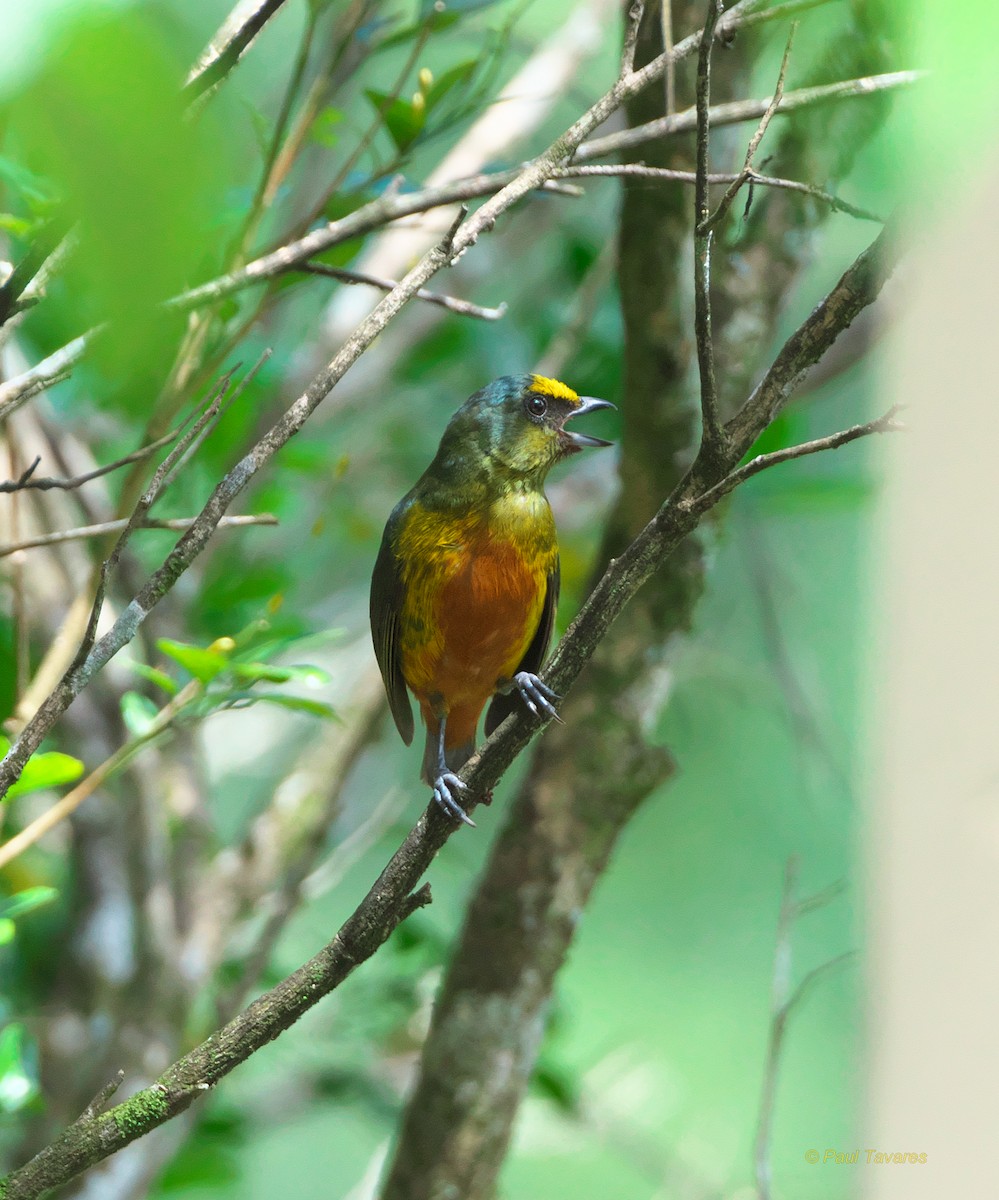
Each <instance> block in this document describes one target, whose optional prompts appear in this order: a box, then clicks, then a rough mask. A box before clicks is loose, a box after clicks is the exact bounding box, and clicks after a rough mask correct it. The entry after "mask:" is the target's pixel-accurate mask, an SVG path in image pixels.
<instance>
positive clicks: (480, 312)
mask: <svg viewBox="0 0 999 1200" xmlns="http://www.w3.org/2000/svg"><path fill="white" fill-rule="evenodd" d="M290 269H291V270H293V271H303V272H305V273H306V274H308V275H324V276H326V277H327V278H328V279H338V280H340V282H341V283H361V284H366V285H367V286H368V287H374V288H378V289H379V291H382V292H390V291H391V290H392V289H393V288H395V287H398V286H399V281H398V280H397V279H383V278H382V277H381V276H379V275H369V274H368V273H367V272H366V271H348V270H346V269H345V268H343V267H328V266H327V265H326V264H325V263H317V262H305V263H302V264H301V265H300V266H297V267H292V268H290ZM415 299H417V300H425V301H426V302H427V303H428V304H436V305H438V306H439V307H440V308H446V309H447V310H448V312H453V313H458V314H459V315H460V316H463V317H475V318H476V319H477V320H479V321H498V320H500V318H501V317H503V316H504V315H505V313H506V304H505V303H504V304H500V305H499V306H498V307H496V308H483V307H482V306H481V305H479V304H472V303H471V302H470V301H468V300H459V299H458V297H457V296H447V295H445V294H444V293H442V292H430V291H427V289H426V288H420V289H419V291H418V292H417V293H416V297H415ZM0 490H2V489H0Z"/></svg>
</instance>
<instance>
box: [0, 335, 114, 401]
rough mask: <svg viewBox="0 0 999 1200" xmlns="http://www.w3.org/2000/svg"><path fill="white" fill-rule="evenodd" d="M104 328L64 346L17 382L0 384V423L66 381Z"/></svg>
mask: <svg viewBox="0 0 999 1200" xmlns="http://www.w3.org/2000/svg"><path fill="white" fill-rule="evenodd" d="M103 328H104V326H100V327H98V328H97V329H91V330H90V331H89V332H88V333H84V334H81V335H80V337H78V338H74V339H73V340H72V341H71V342H67V343H66V345H65V346H61V347H60V348H59V349H58V350H56V351H54V352H53V353H52V354H50V355H49V356H48V358H44V359H42V361H41V362H40V363H38V365H37V366H34V367H32V368H31V370H30V371H25V372H24V374H23V375H18V376H16V377H15V378H14V379H10V380H8V381H7V382H6V383H4V384H0V421H3V420H5V419H6V418H7V417H9V416H10V414H11V413H12V412H15V411H16V410H17V409H19V408H20V407H21V405H22V404H24V403H26V401H28V400H30V399H31V397H32V396H37V395H38V393H39V392H44V391H45V389H46V388H50V387H52V386H53V385H54V384H56V383H59V382H60V381H61V380H63V379H65V378H66V377H67V376H68V375H69V372H70V370H71V369H72V367H73V366H75V364H76V363H78V362H79V361H80V359H81V358H82V357H83V354H84V351H85V350H86V349H87V347H88V346H89V345H90V344H91V342H92V341H93V339H94V338H95V337H96V336H97V334H98V333H100V332H101V330H102V329H103Z"/></svg>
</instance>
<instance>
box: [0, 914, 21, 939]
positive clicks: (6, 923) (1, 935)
mask: <svg viewBox="0 0 999 1200" xmlns="http://www.w3.org/2000/svg"><path fill="white" fill-rule="evenodd" d="M16 932H17V926H16V925H15V924H14V922H13V921H11V920H9V919H8V918H7V917H0V946H6V945H8V944H9V943H10V942H12V941H13V940H14V934H15V933H16Z"/></svg>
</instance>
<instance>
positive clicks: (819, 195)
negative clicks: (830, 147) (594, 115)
mask: <svg viewBox="0 0 999 1200" xmlns="http://www.w3.org/2000/svg"><path fill="white" fill-rule="evenodd" d="M617 176H621V177H634V178H638V179H659V180H662V181H663V182H672V183H689V184H693V183H696V182H697V173H696V172H695V171H674V170H672V169H671V168H668V167H647V166H646V165H645V164H644V163H608V164H606V165H604V164H599V163H586V164H583V165H581V166H570V167H559V169H558V170H557V171H556V172H555V175H554V177H555V178H556V179H587V178H591V177H593V178H614V177H617ZM742 177H743V175H742V172H739V173H738V174H733V173H731V172H724V173H717V172H709V174H708V176H707V180H708V183H709V184H711V185H712V186H716V185H718V184H723V183H724V184H727V183H734V182H735V181H736V180H737V179H741V178H742ZM746 178H747V179H748V180H749V182H751V183H752V184H753V185H754V186H758V187H770V188H780V189H784V190H786V191H789V192H801V193H802V194H803V195H805V196H811V197H812V198H813V199H814V200H819V201H821V202H822V203H823V204H828V205H829V206H830V208H832V209H833V210H834V211H835V212H844V213H847V214H849V216H851V217H857V218H858V219H859V220H861V221H874V222H876V223H877V224H879V225H883V224H884V223H885V219H884V217H882V216H879V215H878V214H877V213H875V212H871V211H870V210H869V209H866V208H859V207H858V206H857V205H856V204H850V203H849V202H848V201H846V200H841V199H840V197H839V196H834V195H833V194H832V192H825V191H823V190H822V188H820V187H816V186H815V184H812V183H802V182H801V181H800V180H797V179H781V178H780V177H778V176H776V175H761V174H760V173H759V172H758V171H753V170H750V171H749V172H748V173H747V176H746Z"/></svg>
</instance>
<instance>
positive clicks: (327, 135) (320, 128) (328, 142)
mask: <svg viewBox="0 0 999 1200" xmlns="http://www.w3.org/2000/svg"><path fill="white" fill-rule="evenodd" d="M342 120H343V113H342V112H341V111H340V109H339V108H324V109H323V110H322V112H321V113H320V114H319V115H318V116H317V117H316V119H315V120H314V121H313V122H312V128H311V129H310V130H309V139H310V140H311V141H313V142H316V143H318V145H320V146H335V145H336V144H337V142H338V141H339V140H340V135H339V134H338V133H337V132H336V127H337V125H339V124H340V122H341V121H342Z"/></svg>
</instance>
